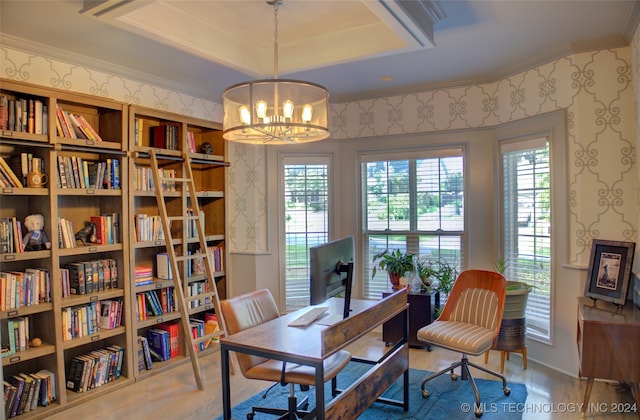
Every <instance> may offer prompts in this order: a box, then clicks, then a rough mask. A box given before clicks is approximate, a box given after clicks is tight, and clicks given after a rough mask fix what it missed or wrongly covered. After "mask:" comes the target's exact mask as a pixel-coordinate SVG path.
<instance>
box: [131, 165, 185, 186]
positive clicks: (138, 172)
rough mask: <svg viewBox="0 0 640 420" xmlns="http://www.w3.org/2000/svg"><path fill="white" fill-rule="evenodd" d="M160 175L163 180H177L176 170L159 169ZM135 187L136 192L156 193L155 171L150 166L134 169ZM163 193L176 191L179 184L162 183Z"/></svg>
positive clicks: (169, 181)
mask: <svg viewBox="0 0 640 420" xmlns="http://www.w3.org/2000/svg"><path fill="white" fill-rule="evenodd" d="M158 175H159V176H160V177H161V178H176V177H177V172H176V170H175V169H163V168H159V169H158ZM133 185H134V189H135V190H136V191H155V190H156V187H155V183H154V181H153V169H152V168H151V167H149V166H138V165H136V166H135V167H134V168H133ZM161 186H162V191H165V192H167V191H176V187H177V183H176V182H175V181H171V180H164V181H162V184H161Z"/></svg>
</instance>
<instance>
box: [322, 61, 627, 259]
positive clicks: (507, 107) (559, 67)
mask: <svg viewBox="0 0 640 420" xmlns="http://www.w3.org/2000/svg"><path fill="white" fill-rule="evenodd" d="M630 54H631V48H619V49H613V50H601V51H596V52H589V53H580V54H573V55H570V56H567V57H565V58H563V59H559V60H556V61H553V62H551V63H548V64H545V65H542V66H539V67H536V68H533V69H530V70H527V71H524V72H522V73H519V74H516V75H513V76H511V77H509V78H505V79H502V80H499V81H497V82H495V83H486V84H479V85H471V86H464V87H459V88H451V89H442V90H433V91H428V92H422V93H415V94H409V95H401V96H394V97H386V98H377V99H372V100H367V101H361V102H351V103H344V104H334V105H333V106H332V120H331V121H332V124H333V125H332V127H333V133H332V134H333V137H334V138H357V137H371V136H393V135H401V134H405V133H419V132H434V131H444V130H459V129H471V128H479V127H487V126H494V125H497V124H502V123H506V122H509V121H514V120H518V119H522V118H526V117H531V116H534V115H539V114H542V113H546V112H549V111H555V110H559V109H566V110H567V116H568V121H567V133H568V139H567V140H568V156H569V161H568V162H567V166H568V167H567V170H568V180H569V209H570V210H569V211H570V226H569V232H570V238H569V243H570V249H569V256H570V259H571V260H570V261H567V262H568V263H572V264H577V265H586V264H587V263H588V261H589V254H590V244H591V240H592V239H593V238H605V239H612V240H629V241H635V240H636V236H637V216H638V209H637V185H638V182H637V174H636V130H635V120H636V114H635V112H634V92H633V88H632V71H631V67H632V63H631V57H630ZM636 69H637V67H636ZM636 71H637V70H636Z"/></svg>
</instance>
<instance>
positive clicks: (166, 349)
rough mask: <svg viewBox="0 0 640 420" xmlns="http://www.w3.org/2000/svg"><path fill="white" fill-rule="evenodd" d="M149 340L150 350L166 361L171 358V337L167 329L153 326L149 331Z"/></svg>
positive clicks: (160, 359)
mask: <svg viewBox="0 0 640 420" xmlns="http://www.w3.org/2000/svg"><path fill="white" fill-rule="evenodd" d="M147 341H148V343H149V352H150V353H151V354H152V355H155V357H156V358H157V359H158V361H161V362H162V361H166V360H169V359H170V358H171V348H170V338H169V333H168V332H167V331H164V330H161V329H159V328H152V329H150V330H148V331H147Z"/></svg>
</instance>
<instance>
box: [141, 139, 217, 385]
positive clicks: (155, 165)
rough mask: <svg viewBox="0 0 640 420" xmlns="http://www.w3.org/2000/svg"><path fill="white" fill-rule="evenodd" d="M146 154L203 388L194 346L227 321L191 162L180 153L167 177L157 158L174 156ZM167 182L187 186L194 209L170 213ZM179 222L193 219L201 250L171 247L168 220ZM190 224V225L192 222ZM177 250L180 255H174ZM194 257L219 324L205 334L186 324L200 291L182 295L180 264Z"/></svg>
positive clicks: (185, 328) (195, 368)
mask: <svg viewBox="0 0 640 420" xmlns="http://www.w3.org/2000/svg"><path fill="white" fill-rule="evenodd" d="M149 156H150V158H151V167H152V172H153V182H154V185H155V190H156V199H157V201H158V209H159V212H160V219H161V220H162V229H163V232H164V238H165V241H166V248H167V254H168V255H169V263H170V268H171V273H172V276H173V283H174V290H175V295H176V301H177V304H178V310H179V311H180V313H181V317H180V320H181V324H182V327H183V331H184V336H185V337H188V338H189V340H190V345H187V346H186V347H187V348H188V351H189V356H190V357H191V365H192V366H193V372H194V375H195V378H196V383H197V385H198V388H199V389H200V390H202V389H203V385H202V378H201V372H200V366H199V363H198V355H197V352H196V350H195V348H196V346H197V345H198V344H200V343H203V342H206V341H208V340H211V339H213V338H217V337H220V336H222V335H225V334H226V323H225V322H224V318H223V316H222V312H221V311H220V299H219V296H218V289H217V286H216V282H215V278H214V274H213V263H212V257H211V253H210V252H209V249H208V247H207V243H206V239H205V238H206V236H205V231H204V226H203V219H202V217H201V213H200V206H199V205H198V199H197V196H196V187H195V183H194V181H193V172H192V169H191V162H190V159H189V154H188V153H183V154H182V159H181V160H182V173H181V174H179V175H178V176H177V177H167V176H164V175H163V174H161V170H160V164H159V161H162V160H170V161H172V162H173V163H175V161H176V159H180V158H176V157H175V156H163V155H157V154H156V152H155V150H153V149H152V150H150V152H149ZM167 183H176V184H178V185H181V186H186V188H187V193H186V195H187V197H188V198H189V200H190V206H191V208H192V209H193V213H192V214H189V215H186V214H184V213H183V210H182V206H179V207H178V210H176V211H171V213H178V212H179V214H169V213H168V210H167V205H166V196H165V189H164V188H163V185H166V184H167ZM172 222H174V223H176V222H177V223H179V226H174V227H179V228H182V229H185V228H186V227H187V225H188V224H193V223H195V226H196V228H197V236H198V238H199V241H200V252H201V253H200V254H188V253H187V252H185V251H184V250H186V247H185V246H182V247H178V251H179V250H183V252H177V251H176V247H174V244H173V239H172V235H171V223H172ZM192 226H193V225H192ZM178 253H180V254H181V255H177V254H178ZM195 258H202V259H203V261H204V270H205V271H204V272H205V275H206V278H207V282H208V286H209V291H208V292H207V293H205V294H204V295H205V297H208V298H209V299H211V301H212V303H213V307H214V309H215V313H216V316H217V318H218V326H219V331H217V332H215V333H212V334H205V335H203V336H201V337H198V338H194V337H193V335H192V334H191V327H190V325H189V308H190V305H189V302H190V301H191V300H193V299H199V298H202V297H203V296H202V294H201V295H199V296H198V297H185V290H186V286H185V283H184V281H183V280H182V273H184V272H185V271H182V270H181V266H180V265H179V264H191V261H192V260H193V259H195Z"/></svg>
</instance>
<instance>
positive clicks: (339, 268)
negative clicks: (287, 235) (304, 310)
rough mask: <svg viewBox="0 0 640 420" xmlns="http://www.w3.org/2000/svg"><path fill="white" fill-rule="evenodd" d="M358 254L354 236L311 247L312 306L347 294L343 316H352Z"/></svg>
mask: <svg viewBox="0 0 640 420" xmlns="http://www.w3.org/2000/svg"><path fill="white" fill-rule="evenodd" d="M354 255H355V248H354V242H353V236H347V237H344V238H340V239H336V240H334V241H331V242H327V243H324V244H322V245H317V246H314V247H311V248H309V257H310V260H309V263H310V268H311V279H310V286H311V304H312V305H318V304H320V303H323V302H325V301H326V300H327V299H329V298H330V297H333V296H337V295H340V294H344V309H343V313H342V316H343V318H347V317H348V316H349V310H350V306H351V291H352V288H353V261H354Z"/></svg>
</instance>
